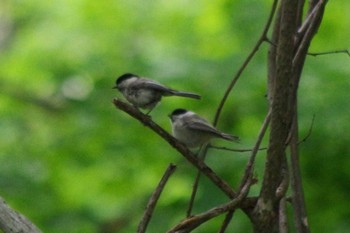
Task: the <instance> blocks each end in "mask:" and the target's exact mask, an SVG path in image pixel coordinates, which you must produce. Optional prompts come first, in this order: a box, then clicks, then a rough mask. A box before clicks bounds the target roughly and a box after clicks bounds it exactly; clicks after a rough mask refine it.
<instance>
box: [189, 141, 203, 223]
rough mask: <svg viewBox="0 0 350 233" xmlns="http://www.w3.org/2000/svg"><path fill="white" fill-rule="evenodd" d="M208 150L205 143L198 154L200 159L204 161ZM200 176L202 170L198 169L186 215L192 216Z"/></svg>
mask: <svg viewBox="0 0 350 233" xmlns="http://www.w3.org/2000/svg"><path fill="white" fill-rule="evenodd" d="M207 150H208V144H205V145H203V146H202V147H201V148H200V151H199V152H198V153H199V155H198V158H199V160H201V161H203V162H204V160H205V156H206V155H207ZM200 177H201V172H200V170H198V172H197V175H196V179H195V180H194V183H193V187H192V193H191V197H190V201H189V203H188V208H187V215H186V216H187V217H190V216H191V215H192V209H193V206H194V200H195V199H196V195H197V191H198V186H199V179H200Z"/></svg>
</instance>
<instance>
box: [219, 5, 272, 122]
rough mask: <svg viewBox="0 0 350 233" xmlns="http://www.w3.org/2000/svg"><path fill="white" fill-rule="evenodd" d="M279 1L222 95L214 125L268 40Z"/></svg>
mask: <svg viewBox="0 0 350 233" xmlns="http://www.w3.org/2000/svg"><path fill="white" fill-rule="evenodd" d="M277 3H278V0H274V1H273V4H272V8H271V11H270V15H269V18H268V20H267V22H266V25H265V27H264V29H263V32H262V33H261V36H260V38H259V39H258V41H257V43H256V44H255V46H254V48H253V50H252V51H251V52H250V54H249V55H248V57H247V58H246V60H245V61H244V62H243V64H242V66H241V67H240V68H239V69H238V71H237V73H236V75H235V76H234V78H233V79H232V81H231V83H230V84H229V86H228V88H227V89H226V91H225V94H224V96H223V97H222V99H221V101H220V104H219V106H218V108H217V110H216V114H215V117H214V122H213V125H214V126H215V125H216V124H217V123H218V121H219V117H220V114H221V111H222V108H223V107H224V105H225V103H226V100H227V98H228V96H229V94H230V92H231V91H232V89H233V87H234V86H235V84H236V82H237V80H238V79H239V78H240V76H241V74H242V72H243V71H244V69H245V68H246V67H247V65H248V64H249V62H250V61H251V60H252V58H253V57H254V55H255V53H256V52H257V51H258V50H259V48H260V46H261V44H262V43H264V41H268V40H267V33H268V31H269V28H270V26H271V23H272V19H273V16H274V14H275V11H276V8H277Z"/></svg>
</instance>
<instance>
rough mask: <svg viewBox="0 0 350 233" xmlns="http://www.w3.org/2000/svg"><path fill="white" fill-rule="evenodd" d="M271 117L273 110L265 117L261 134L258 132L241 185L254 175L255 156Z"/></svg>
mask: <svg viewBox="0 0 350 233" xmlns="http://www.w3.org/2000/svg"><path fill="white" fill-rule="evenodd" d="M270 119H271V111H269V112H268V113H267V115H266V117H265V119H264V122H263V124H262V126H261V129H260V131H259V134H258V138H257V140H256V143H255V145H254V148H253V150H252V154H251V156H250V159H249V161H248V163H247V165H246V168H245V172H244V176H243V178H242V181H241V187H242V186H243V185H244V184H245V183H246V182H247V179H248V178H249V177H250V176H252V174H253V168H254V162H255V158H256V155H257V153H258V151H259V147H260V144H261V142H262V140H263V138H264V135H265V133H266V130H267V127H268V125H269V123H270Z"/></svg>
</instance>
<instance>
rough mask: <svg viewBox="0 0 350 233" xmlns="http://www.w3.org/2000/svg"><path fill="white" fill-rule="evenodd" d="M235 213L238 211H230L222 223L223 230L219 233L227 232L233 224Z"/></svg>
mask: <svg viewBox="0 0 350 233" xmlns="http://www.w3.org/2000/svg"><path fill="white" fill-rule="evenodd" d="M235 211H236V210H235V209H233V210H230V211H229V212H228V213H227V214H226V216H225V219H224V221H223V222H222V225H221V228H220V230H219V232H218V233H225V231H226V229H227V227H228V225H229V224H230V222H231V220H232V218H233V214H234V213H235Z"/></svg>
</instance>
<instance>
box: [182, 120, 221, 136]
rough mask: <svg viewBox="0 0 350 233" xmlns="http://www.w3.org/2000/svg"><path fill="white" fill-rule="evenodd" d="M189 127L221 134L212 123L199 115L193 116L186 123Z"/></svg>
mask: <svg viewBox="0 0 350 233" xmlns="http://www.w3.org/2000/svg"><path fill="white" fill-rule="evenodd" d="M186 125H187V127H188V128H189V129H193V130H199V131H202V132H206V133H210V134H215V135H218V136H221V132H220V131H219V130H217V129H216V128H214V127H213V126H212V125H210V124H209V123H208V122H207V121H206V120H204V119H203V118H201V117H199V116H192V119H191V120H189V121H188V123H187V124H186Z"/></svg>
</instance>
